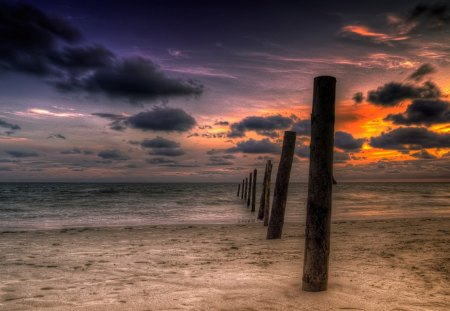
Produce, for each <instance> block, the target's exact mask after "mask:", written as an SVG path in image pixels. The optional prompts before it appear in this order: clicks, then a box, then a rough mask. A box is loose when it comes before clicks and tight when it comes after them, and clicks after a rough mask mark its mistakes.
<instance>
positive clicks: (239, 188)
mask: <svg viewBox="0 0 450 311" xmlns="http://www.w3.org/2000/svg"><path fill="white" fill-rule="evenodd" d="M240 190H241V184H238V191H237V195H236V196H237V197H238V198H239V191H240Z"/></svg>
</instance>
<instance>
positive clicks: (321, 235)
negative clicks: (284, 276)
mask: <svg viewBox="0 0 450 311" xmlns="http://www.w3.org/2000/svg"><path fill="white" fill-rule="evenodd" d="M335 94H336V78H334V77H328V76H322V77H316V78H315V79H314V94H313V108H312V114H311V144H310V158H309V183H308V203H307V207H306V232H305V255H304V256H305V258H304V264H303V285H302V289H303V290H304V291H308V292H318V291H324V290H326V289H327V286H328V260H329V254H330V223H331V203H332V202H331V191H332V183H333V145H334V111H335Z"/></svg>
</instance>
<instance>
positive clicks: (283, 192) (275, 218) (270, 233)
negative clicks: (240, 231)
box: [267, 131, 296, 240]
mask: <svg viewBox="0 0 450 311" xmlns="http://www.w3.org/2000/svg"><path fill="white" fill-rule="evenodd" d="M295 138H296V133H295V132H293V131H285V132H284V139H283V149H282V150H281V158H280V163H279V164H278V172H277V179H276V182H275V190H274V193H273V203H272V212H271V214H270V220H269V228H268V229H267V239H269V240H270V239H280V238H281V233H282V232H283V224H284V213H285V210H286V200H287V195H288V188H289V178H290V176H291V168H292V160H293V159H294V150H295Z"/></svg>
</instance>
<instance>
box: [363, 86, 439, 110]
mask: <svg viewBox="0 0 450 311" xmlns="http://www.w3.org/2000/svg"><path fill="white" fill-rule="evenodd" d="M440 96H441V91H440V89H439V88H438V87H437V85H436V84H434V83H433V82H431V81H428V82H425V83H424V84H423V85H422V86H415V85H412V84H402V83H398V82H389V83H386V84H385V85H383V86H380V87H378V88H377V89H376V90H372V91H369V92H368V93H367V101H368V102H370V103H372V104H375V105H378V106H383V107H392V106H397V105H398V104H400V103H401V102H402V101H403V100H406V99H432V98H439V97H440Z"/></svg>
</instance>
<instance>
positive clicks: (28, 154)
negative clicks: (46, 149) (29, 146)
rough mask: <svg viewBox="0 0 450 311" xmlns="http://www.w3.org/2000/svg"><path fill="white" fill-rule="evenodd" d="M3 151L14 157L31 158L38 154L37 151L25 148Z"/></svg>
mask: <svg viewBox="0 0 450 311" xmlns="http://www.w3.org/2000/svg"><path fill="white" fill-rule="evenodd" d="M5 153H7V154H9V155H10V156H12V157H14V158H31V157H38V156H39V154H38V153H37V152H35V151H27V150H6V151H5Z"/></svg>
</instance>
